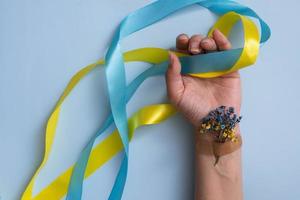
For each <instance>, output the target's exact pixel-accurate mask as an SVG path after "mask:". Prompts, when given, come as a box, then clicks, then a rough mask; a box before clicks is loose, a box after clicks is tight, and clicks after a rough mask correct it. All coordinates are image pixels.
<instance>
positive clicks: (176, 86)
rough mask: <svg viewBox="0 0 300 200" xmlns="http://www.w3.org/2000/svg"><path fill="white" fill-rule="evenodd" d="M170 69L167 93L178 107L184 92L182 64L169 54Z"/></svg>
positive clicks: (167, 74)
mask: <svg viewBox="0 0 300 200" xmlns="http://www.w3.org/2000/svg"><path fill="white" fill-rule="evenodd" d="M169 62H170V64H169V67H168V70H167V72H166V83H167V92H168V96H169V99H170V101H171V102H172V103H174V104H175V105H177V103H178V102H179V101H180V98H181V96H182V94H183V91H184V85H183V80H182V76H181V74H180V71H181V64H180V61H179V59H178V57H177V56H176V55H175V54H174V53H172V52H169Z"/></svg>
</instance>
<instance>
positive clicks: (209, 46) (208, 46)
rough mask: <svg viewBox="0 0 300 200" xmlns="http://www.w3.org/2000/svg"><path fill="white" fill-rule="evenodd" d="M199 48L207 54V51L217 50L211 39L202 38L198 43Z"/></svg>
mask: <svg viewBox="0 0 300 200" xmlns="http://www.w3.org/2000/svg"><path fill="white" fill-rule="evenodd" d="M200 46H201V48H202V49H203V50H205V51H207V52H209V51H216V50H217V44H216V42H215V40H214V39H212V38H208V37H207V38H204V39H203V40H201V42H200Z"/></svg>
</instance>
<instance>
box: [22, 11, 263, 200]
mask: <svg viewBox="0 0 300 200" xmlns="http://www.w3.org/2000/svg"><path fill="white" fill-rule="evenodd" d="M238 20H240V21H241V22H242V25H243V31H244V49H243V51H242V54H241V56H240V58H239V59H238V61H237V62H236V63H235V64H234V66H233V67H232V68H231V69H230V70H227V71H222V72H209V73H201V74H191V75H193V76H197V77H201V78H210V77H216V76H220V75H224V74H226V73H230V72H232V71H236V70H238V69H241V68H243V67H245V66H248V65H251V64H253V63H254V62H255V60H256V58H257V55H258V50H259V33H258V29H257V27H256V25H255V23H253V22H252V21H251V20H250V19H249V18H247V17H245V16H242V15H239V14H237V13H234V12H229V13H227V14H225V15H223V16H222V17H220V18H219V20H218V21H217V22H216V24H215V25H214V26H213V27H212V29H211V31H210V33H209V34H208V35H209V36H211V33H212V30H214V29H216V28H217V29H219V30H220V31H221V32H223V33H224V34H225V35H226V36H228V35H229V33H230V31H231V29H232V28H233V26H234V25H235V23H236V22H237V21H238ZM176 54H177V55H178V56H187V55H185V54H182V53H176ZM167 59H168V50H165V49H160V48H142V49H136V50H132V51H129V52H126V53H124V60H125V62H131V61H142V62H149V63H152V64H158V63H161V62H163V61H166V60H167ZM103 64H104V61H103V60H99V61H97V62H96V63H93V64H90V65H88V66H86V67H84V68H83V69H81V70H80V71H79V72H77V73H76V74H75V75H74V76H73V77H72V79H71V80H70V82H69V84H68V85H67V87H66V89H65V90H64V92H63V94H62V96H61V98H60V99H59V101H58V102H57V104H56V106H55V108H54V111H53V113H52V114H51V115H50V118H49V120H48V122H47V126H46V138H45V153H44V158H43V161H42V163H41V165H40V166H39V168H38V169H37V171H36V172H35V174H34V176H33V177H32V179H31V181H30V183H29V184H28V186H27V188H26V190H25V192H24V193H23V195H22V200H31V199H32V200H45V199H46V200H48V199H50V200H56V199H57V200H58V199H61V198H62V197H63V196H64V195H65V194H66V192H67V189H68V184H69V180H70V177H71V173H72V169H73V167H74V166H71V167H69V168H68V169H67V170H66V171H65V172H63V173H62V174H60V175H59V176H58V177H57V178H56V179H55V180H54V181H52V183H50V184H49V185H48V186H47V187H45V188H44V189H43V190H42V191H40V192H39V193H38V194H37V195H36V196H34V197H33V196H32V190H33V187H34V183H35V180H36V177H37V176H38V174H39V172H40V170H41V169H42V168H43V167H44V165H45V164H46V162H47V160H48V157H49V154H50V152H51V148H52V144H53V141H54V137H55V132H56V126H57V123H58V120H59V114H60V108H61V106H62V103H63V102H64V100H65V98H66V97H67V96H68V95H69V94H70V92H71V91H72V90H73V89H74V87H75V86H76V85H77V83H78V82H79V81H80V80H81V79H82V78H83V77H84V76H86V75H87V74H88V73H90V72H91V71H92V70H93V69H94V68H95V67H97V66H98V65H103ZM199 67H201V66H199ZM175 112H176V111H175V109H174V107H173V106H171V105H169V104H157V105H150V106H146V107H144V108H142V109H140V110H139V111H138V112H136V113H135V114H134V115H133V116H132V117H131V118H130V119H129V120H128V127H129V134H130V139H131V138H132V137H133V134H134V130H135V129H136V128H138V127H140V126H143V125H152V124H158V123H160V122H162V121H164V120H166V119H167V118H169V117H170V116H172V115H173V114H174V113H175ZM122 148H123V146H122V142H121V140H120V138H119V136H118V132H117V130H115V131H114V132H113V133H112V134H110V135H109V136H107V137H106V138H105V139H104V140H103V141H102V142H101V143H99V144H97V145H96V146H95V147H94V148H93V150H92V152H91V155H90V158H89V161H88V164H87V168H86V171H85V178H87V177H89V176H90V175H91V174H93V173H94V172H95V171H96V170H97V169H99V168H100V167H101V166H102V165H103V164H105V163H106V162H107V161H108V160H110V159H111V158H112V157H114V156H115V155H116V154H117V153H119V152H120V151H121V150H122Z"/></svg>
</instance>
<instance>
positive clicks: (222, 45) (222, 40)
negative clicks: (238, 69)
mask: <svg viewBox="0 0 300 200" xmlns="http://www.w3.org/2000/svg"><path fill="white" fill-rule="evenodd" d="M213 39H214V40H215V42H216V44H217V47H218V49H219V50H221V51H222V50H228V49H231V43H230V42H229V40H228V39H227V37H226V36H225V35H224V34H223V33H222V32H221V31H219V30H218V29H215V30H214V31H213Z"/></svg>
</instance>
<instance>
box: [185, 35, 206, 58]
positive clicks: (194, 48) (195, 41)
mask: <svg viewBox="0 0 300 200" xmlns="http://www.w3.org/2000/svg"><path fill="white" fill-rule="evenodd" d="M202 39H203V36H201V35H193V36H192V37H191V39H190V40H189V49H188V50H189V52H190V53H191V54H199V53H201V52H202V48H201V47H200V42H201V40H202Z"/></svg>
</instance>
